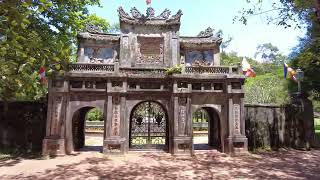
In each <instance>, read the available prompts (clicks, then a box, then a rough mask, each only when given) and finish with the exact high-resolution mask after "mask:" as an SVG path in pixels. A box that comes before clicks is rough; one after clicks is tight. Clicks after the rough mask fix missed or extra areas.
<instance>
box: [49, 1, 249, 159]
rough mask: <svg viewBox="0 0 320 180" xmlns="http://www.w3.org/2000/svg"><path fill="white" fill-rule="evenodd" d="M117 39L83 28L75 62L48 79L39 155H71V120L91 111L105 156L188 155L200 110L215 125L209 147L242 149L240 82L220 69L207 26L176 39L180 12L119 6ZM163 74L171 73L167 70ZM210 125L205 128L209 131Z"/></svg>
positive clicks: (216, 42)
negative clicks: (98, 120) (100, 119)
mask: <svg viewBox="0 0 320 180" xmlns="http://www.w3.org/2000/svg"><path fill="white" fill-rule="evenodd" d="M118 12H119V19H120V29H121V33H120V34H107V33H102V32H101V31H100V30H99V29H98V28H95V27H93V26H88V28H87V32H83V33H80V34H79V35H78V40H79V46H78V59H77V62H76V63H72V64H69V68H68V70H67V71H66V72H65V74H64V75H58V74H57V75H54V76H53V77H52V79H50V81H49V101H48V103H49V104H48V112H47V129H46V137H45V139H44V140H43V154H49V155H57V154H69V153H72V152H73V151H75V150H77V147H78V146H79V142H78V141H77V142H75V141H76V140H75V137H74V136H76V134H77V132H78V131H79V130H78V131H77V130H76V129H81V128H79V127H76V126H75V124H77V123H82V121H81V120H76V118H75V117H78V116H80V115H79V112H80V114H81V112H82V111H85V110H88V109H90V108H92V107H97V108H99V109H101V110H102V111H103V114H104V122H105V125H104V126H105V128H104V145H103V152H104V153H106V154H114V153H117V154H118V153H127V152H128V151H131V150H139V149H144V150H146V149H147V150H164V151H168V152H170V153H172V154H192V153H193V152H194V146H193V138H192V136H193V133H192V114H193V112H195V111H196V110H197V109H199V108H204V109H205V110H207V112H208V114H210V116H211V117H212V119H215V120H214V121H212V122H211V123H212V127H213V128H211V129H210V130H209V131H210V132H209V134H210V133H211V135H210V136H209V144H210V143H211V144H212V145H214V144H216V145H217V147H218V149H219V150H220V151H221V152H226V153H239V152H245V151H247V138H246V137H245V132H244V131H245V123H244V114H243V110H244V102H243V98H244V90H243V83H244V76H243V75H242V74H241V71H240V69H239V67H236V66H234V67H225V66H220V44H221V41H222V39H221V38H220V37H215V36H214V35H213V30H212V29H211V28H208V29H206V30H205V31H202V32H200V33H199V35H198V36H194V37H186V36H180V34H179V30H180V18H181V16H182V11H181V10H179V11H178V12H177V13H176V14H175V15H173V16H170V14H171V12H170V11H169V10H167V9H166V10H165V11H164V12H162V13H161V14H160V15H158V16H156V15H155V12H154V9H152V8H151V7H149V8H148V9H147V13H146V15H144V14H142V13H140V12H139V11H138V10H137V9H136V8H132V9H131V16H130V15H129V14H128V13H126V12H125V11H124V10H123V8H121V7H120V8H119V10H118ZM167 68H171V70H168V69H167ZM210 126H211V125H210Z"/></svg>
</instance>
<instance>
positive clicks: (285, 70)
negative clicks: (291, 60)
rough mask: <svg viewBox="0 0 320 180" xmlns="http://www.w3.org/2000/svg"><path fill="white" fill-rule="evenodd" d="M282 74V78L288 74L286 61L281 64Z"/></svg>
mask: <svg viewBox="0 0 320 180" xmlns="http://www.w3.org/2000/svg"><path fill="white" fill-rule="evenodd" d="M283 75H284V78H287V75H288V64H286V63H284V64H283Z"/></svg>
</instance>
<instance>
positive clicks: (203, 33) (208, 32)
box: [198, 27, 213, 38]
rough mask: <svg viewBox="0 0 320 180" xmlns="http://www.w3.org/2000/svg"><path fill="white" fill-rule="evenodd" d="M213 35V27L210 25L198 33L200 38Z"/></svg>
mask: <svg viewBox="0 0 320 180" xmlns="http://www.w3.org/2000/svg"><path fill="white" fill-rule="evenodd" d="M212 36H213V29H212V28H211V27H208V28H207V29H206V30H205V31H201V32H200V33H199V34H198V37H200V38H208V37H212Z"/></svg>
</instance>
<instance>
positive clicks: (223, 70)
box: [185, 66, 239, 74]
mask: <svg viewBox="0 0 320 180" xmlns="http://www.w3.org/2000/svg"><path fill="white" fill-rule="evenodd" d="M185 72H186V73H199V74H203V73H208V74H238V73H239V67H232V66H230V67H229V66H190V67H186V68H185Z"/></svg>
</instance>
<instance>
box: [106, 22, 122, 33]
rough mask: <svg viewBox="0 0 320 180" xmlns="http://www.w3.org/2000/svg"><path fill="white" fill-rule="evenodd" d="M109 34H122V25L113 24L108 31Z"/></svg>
mask: <svg viewBox="0 0 320 180" xmlns="http://www.w3.org/2000/svg"><path fill="white" fill-rule="evenodd" d="M108 33H114V34H117V33H120V23H115V24H112V25H111V26H110V28H109V29H108Z"/></svg>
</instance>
